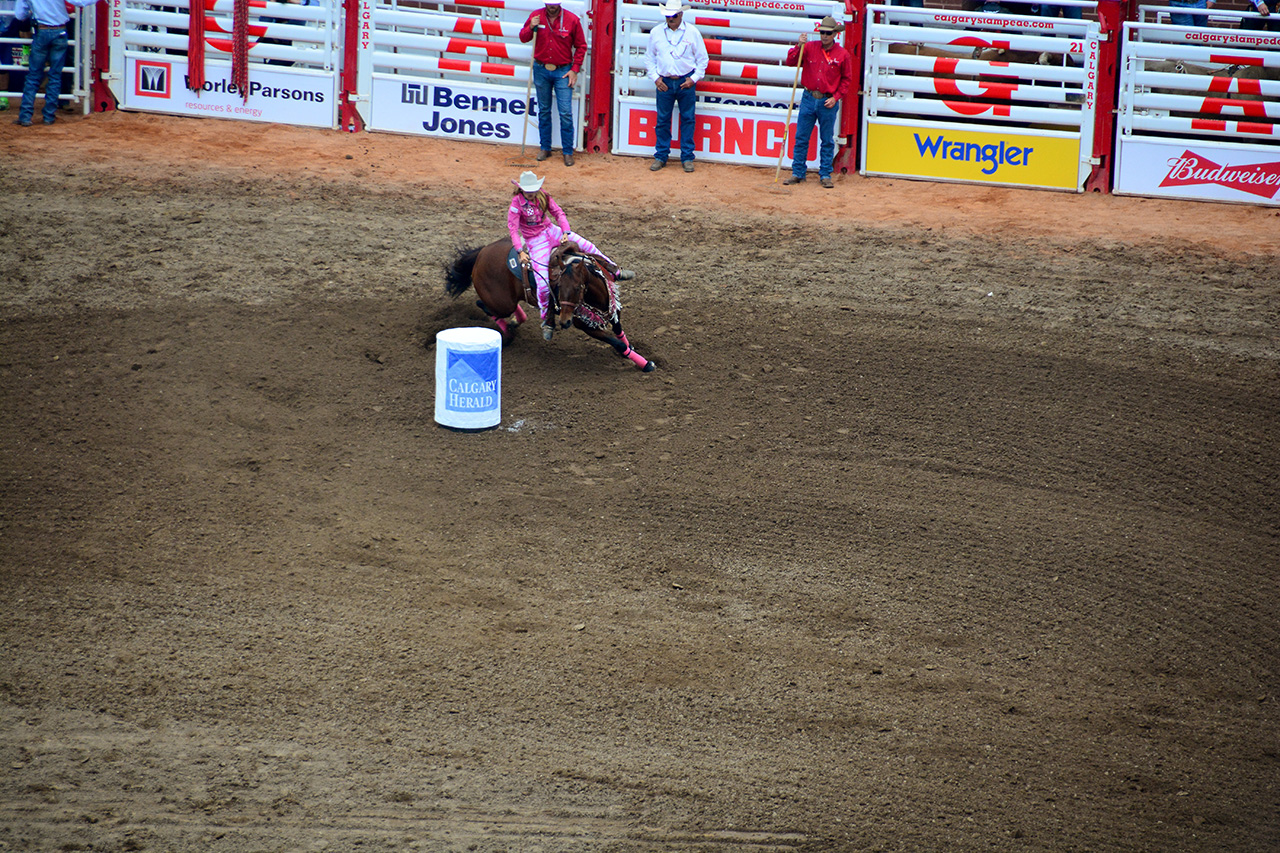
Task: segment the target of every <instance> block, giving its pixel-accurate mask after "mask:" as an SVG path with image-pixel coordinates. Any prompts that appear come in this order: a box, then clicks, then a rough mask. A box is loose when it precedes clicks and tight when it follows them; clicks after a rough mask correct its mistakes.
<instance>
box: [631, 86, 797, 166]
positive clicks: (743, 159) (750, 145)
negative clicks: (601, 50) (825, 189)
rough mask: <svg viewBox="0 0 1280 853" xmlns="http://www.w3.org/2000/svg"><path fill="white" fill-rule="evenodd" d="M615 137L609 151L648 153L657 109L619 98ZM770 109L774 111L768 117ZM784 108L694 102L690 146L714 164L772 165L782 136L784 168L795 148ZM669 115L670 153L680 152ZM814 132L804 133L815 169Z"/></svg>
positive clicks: (653, 140) (677, 128)
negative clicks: (744, 109)
mask: <svg viewBox="0 0 1280 853" xmlns="http://www.w3.org/2000/svg"><path fill="white" fill-rule="evenodd" d="M618 110H619V112H618V129H619V132H618V135H617V136H616V137H615V138H614V142H613V150H614V152H615V153H618V154H636V155H639V156H641V157H652V156H653V150H654V144H655V143H656V141H657V139H656V137H655V135H654V128H655V126H656V125H657V123H658V111H657V109H656V108H655V107H654V106H653V101H651V100H649V101H640V100H638V99H636V100H622V101H620V102H619V104H618ZM770 112H773V113H775V115H772V116H771V115H769V113H770ZM786 118H787V111H786V110H785V109H781V110H755V111H754V112H753V113H752V114H750V115H747V114H743V113H740V112H738V113H735V112H730V111H729V110H725V109H719V110H717V109H715V108H714V107H707V106H699V107H698V113H697V120H696V124H695V129H694V136H693V143H694V144H693V148H694V152H695V153H696V154H697V156H698V158H699V159H702V160H706V161H708V162H713V163H739V164H742V165H746V166H777V164H778V155H779V153H780V152H781V150H782V141H783V139H784V138H785V139H786V140H787V152H786V155H785V158H784V163H783V167H784V168H788V169H789V168H790V166H791V159H792V157H793V156H794V151H795V147H794V144H795V136H796V123H795V115H794V113H793V114H792V121H791V130H790V132H789V133H788V132H787V125H786ZM678 119H679V116H678V113H677V114H676V115H674V116H673V117H672V128H671V151H672V155H671V156H673V157H675V158H677V159H679V156H680V122H679V120H678ZM818 141H819V140H818V132H817V130H816V129H815V130H814V132H813V134H812V135H811V136H810V137H809V151H808V157H807V158H806V159H807V160H808V161H809V165H810V167H811V168H814V169H816V168H817V161H818Z"/></svg>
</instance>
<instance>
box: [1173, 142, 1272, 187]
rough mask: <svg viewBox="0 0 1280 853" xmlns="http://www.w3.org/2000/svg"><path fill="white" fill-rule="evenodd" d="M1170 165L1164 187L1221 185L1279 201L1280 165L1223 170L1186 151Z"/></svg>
mask: <svg viewBox="0 0 1280 853" xmlns="http://www.w3.org/2000/svg"><path fill="white" fill-rule="evenodd" d="M1168 162H1169V172H1168V174H1166V175H1165V176H1164V180H1162V181H1161V182H1160V186H1162V187H1187V186H1194V185H1198V184H1217V185H1218V186H1222V187H1229V188H1230V189H1233V190H1240V191H1241V192H1246V193H1249V194H1250V195H1256V196H1261V197H1262V198H1275V195H1276V192H1277V191H1280V162H1278V163H1251V164H1249V165H1248V166H1220V165H1218V164H1217V163H1215V162H1213V161H1212V160H1210V159H1209V158H1207V157H1204V156H1203V155H1200V154H1194V153H1192V152H1191V151H1183V152H1182V156H1181V157H1174V158H1172V159H1170V160H1169V161H1168Z"/></svg>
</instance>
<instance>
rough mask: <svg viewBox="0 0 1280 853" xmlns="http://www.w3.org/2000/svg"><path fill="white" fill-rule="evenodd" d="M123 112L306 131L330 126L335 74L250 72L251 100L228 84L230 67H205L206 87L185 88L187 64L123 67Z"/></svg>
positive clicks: (170, 61) (173, 60)
mask: <svg viewBox="0 0 1280 853" xmlns="http://www.w3.org/2000/svg"><path fill="white" fill-rule="evenodd" d="M125 70H126V74H127V75H128V80H127V83H126V85H125V86H124V100H123V103H122V104H121V106H122V107H123V108H124V109H135V110H149V111H151V112H160V113H173V114H176V115H186V116H214V117H221V118H237V119H248V120H250V121H270V122H278V123H280V124H297V125H304V126H307V127H333V126H334V122H335V121H336V116H337V113H336V107H335V105H336V103H337V93H336V91H335V86H336V83H335V77H334V75H333V74H328V73H322V74H308V73H307V72H305V71H268V70H267V67H266V66H257V65H254V66H253V67H252V68H251V69H250V70H249V98H248V100H246V99H245V97H244V95H243V94H242V93H241V92H240V90H239V89H237V88H236V87H235V86H232V85H231V79H230V77H231V66H230V65H229V64H227V63H221V62H207V63H206V65H205V82H204V87H203V88H202V89H201V90H200V91H199V92H193V91H191V90H190V89H188V88H187V61H186V59H184V58H181V57H177V56H171V57H167V58H165V59H141V58H138V57H135V56H129V57H128V60H127V62H126V63H125Z"/></svg>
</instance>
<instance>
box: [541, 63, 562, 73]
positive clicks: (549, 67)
mask: <svg viewBox="0 0 1280 853" xmlns="http://www.w3.org/2000/svg"><path fill="white" fill-rule="evenodd" d="M542 67H543V68H545V69H547V70H548V71H555V70H556V69H557V68H559V67H560V66H559V65H553V64H551V63H550V62H544V63H542Z"/></svg>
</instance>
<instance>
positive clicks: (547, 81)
mask: <svg viewBox="0 0 1280 853" xmlns="http://www.w3.org/2000/svg"><path fill="white" fill-rule="evenodd" d="M571 67H572V66H569V65H566V66H564V67H563V68H561V69H559V70H558V71H548V70H547V68H546V66H545V65H543V64H542V63H541V62H539V63H538V64H536V65H534V66H533V88H534V89H535V90H537V92H538V142H539V143H541V145H542V150H543V151H550V150H551V92H552V90H553V89H554V90H555V94H556V109H558V110H559V111H560V147H561V149H562V150H563V151H564V153H565V154H572V153H573V90H572V89H570V88H569V69H570V68H571Z"/></svg>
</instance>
